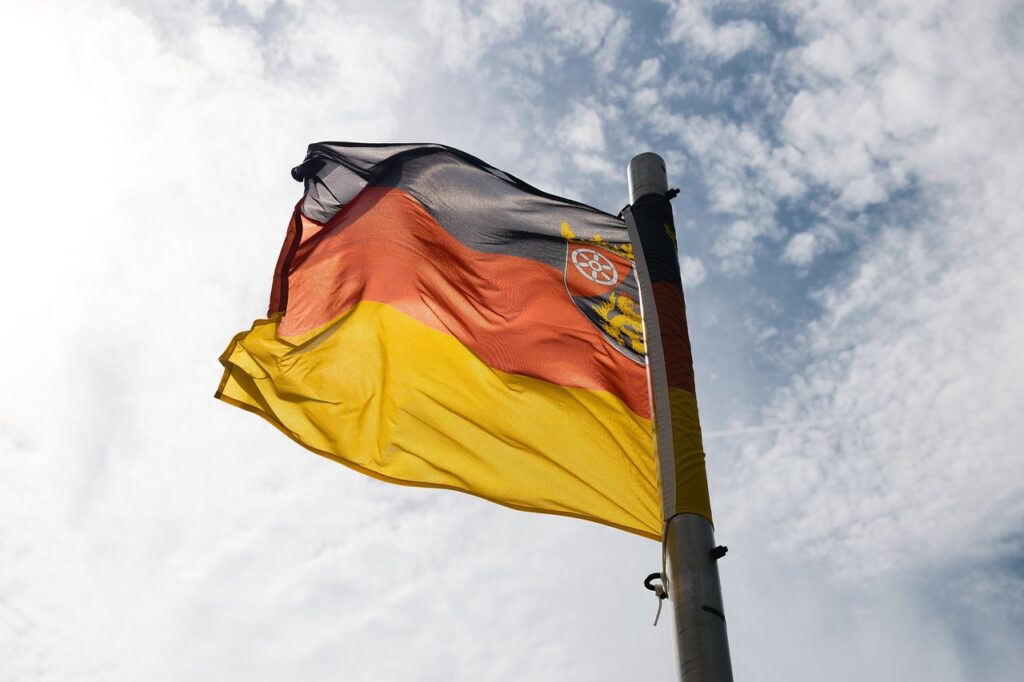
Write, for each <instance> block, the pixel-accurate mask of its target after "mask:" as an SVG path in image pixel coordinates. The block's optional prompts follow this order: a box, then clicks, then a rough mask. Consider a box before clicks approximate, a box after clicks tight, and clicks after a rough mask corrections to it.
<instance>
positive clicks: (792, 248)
mask: <svg viewBox="0 0 1024 682" xmlns="http://www.w3.org/2000/svg"><path fill="white" fill-rule="evenodd" d="M819 249H820V245H819V244H818V238H817V237H815V236H814V235H813V234H812V233H810V232H800V233H798V234H795V235H793V236H792V237H791V238H790V240H789V243H788V244H786V250H785V251H784V252H783V254H782V260H784V261H786V262H787V263H792V264H793V265H796V266H798V267H804V266H807V265H810V263H811V261H813V260H814V258H815V256H817V255H818V253H819Z"/></svg>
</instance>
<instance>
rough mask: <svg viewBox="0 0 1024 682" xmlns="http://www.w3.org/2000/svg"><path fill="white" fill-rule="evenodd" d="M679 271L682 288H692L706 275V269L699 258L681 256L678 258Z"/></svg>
mask: <svg viewBox="0 0 1024 682" xmlns="http://www.w3.org/2000/svg"><path fill="white" fill-rule="evenodd" d="M679 272H680V275H681V276H682V279H683V288H685V289H692V288H694V287H696V286H698V285H700V283H701V282H703V281H704V279H705V278H706V277H707V270H706V269H705V268H704V263H702V262H701V260H700V259H699V258H694V257H693V256H683V257H682V258H680V259H679Z"/></svg>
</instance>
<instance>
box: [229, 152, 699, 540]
mask: <svg viewBox="0 0 1024 682" xmlns="http://www.w3.org/2000/svg"><path fill="white" fill-rule="evenodd" d="M292 174H293V176H294V177H295V178H296V179H298V180H301V181H303V183H304V187H305V192H304V194H303V197H302V198H301V200H300V201H299V202H298V204H297V206H296V208H295V210H294V213H293V215H292V219H291V221H290V222H289V226H288V231H287V234H286V237H285V240H284V246H283V248H282V250H281V254H280V257H279V259H278V262H277V267H276V269H275V272H274V279H273V284H272V287H271V296H270V309H269V312H268V317H267V319H261V320H257V321H256V322H255V323H254V324H253V326H252V329H250V330H249V331H247V332H243V333H241V334H238V335H237V336H236V337H235V338H234V339H233V340H232V341H231V343H230V345H229V347H228V349H227V350H226V351H225V352H224V354H223V356H222V357H221V363H222V364H223V365H224V368H225V370H224V376H223V379H222V381H221V384H220V387H219V389H218V390H217V397H218V398H220V399H221V400H224V401H227V402H229V403H231V404H234V405H237V406H238V407H241V408H243V409H246V410H250V411H252V412H255V413H256V414H259V415H260V416H262V417H264V418H266V419H267V420H268V421H270V422H271V423H272V424H273V425H275V426H276V427H277V428H278V429H280V430H281V431H283V432H284V433H285V434H286V435H288V436H289V437H291V438H292V439H294V440H295V441H297V442H298V443H300V444H301V445H303V446H304V447H306V448H308V449H309V450H311V451H313V452H315V453H317V454H320V455H323V456H324V457H328V458H330V459H332V460H335V461H337V462H340V463H342V464H344V465H346V466H349V467H351V468H353V469H355V470H357V471H360V472H363V473H365V474H368V475H370V476H374V477H376V478H379V479H382V480H385V481H390V482H394V483H400V484H406V485H417V486H429V487H438V488H450V489H454V490H460V491H463V492H467V493H471V494H474V495H478V496H480V497H482V498H485V499H488V500H491V501H494V502H497V503H500V504H503V505H506V506H509V507H513V508H516V509H522V510H527V511H535V512H546V513H552V514H561V515H566V516H573V517H578V518H583V519H588V520H591V521H596V522H599V523H603V524H607V525H609V526H614V527H617V528H621V529H624V530H627V531H631V532H634V533H638V534H640V535H644V536H647V537H651V538H655V539H661V537H662V532H663V526H664V521H665V520H666V519H667V518H668V517H669V516H670V515H671V514H673V513H675V512H677V511H679V509H680V508H685V509H687V510H691V511H697V512H698V513H702V514H703V515H705V516H707V517H708V518H710V508H709V505H708V504H707V494H706V488H707V484H706V479H704V463H703V452H702V448H701V447H700V432H699V426H698V427H697V428H696V430H695V431H694V429H693V428H690V429H689V430H688V431H687V432H686V434H685V436H686V444H685V445H686V447H688V448H689V451H690V455H689V456H690V457H691V459H693V458H694V457H696V458H697V459H696V460H694V461H692V462H690V465H692V466H691V469H692V468H693V466H696V469H695V471H696V473H697V478H698V479H699V481H698V483H701V484H702V485H703V490H704V492H703V493H702V494H701V493H700V492H699V488H700V486H699V485H698V486H697V489H698V494H697V495H695V496H694V498H695V499H689V500H687V499H684V500H683V501H682V502H683V504H682V505H681V507H680V505H679V504H678V503H677V501H676V500H675V497H673V500H672V501H671V502H670V503H669V505H668V506H664V505H663V500H662V497H661V492H662V490H661V486H660V485H659V471H658V469H659V466H658V463H657V457H656V454H655V438H654V428H653V425H652V413H651V397H650V391H649V379H648V371H647V358H646V348H645V339H644V325H643V318H642V314H641V302H640V293H639V290H640V286H639V280H638V278H637V268H636V263H635V261H634V250H633V244H632V242H631V240H630V238H629V235H628V232H627V229H626V226H625V224H624V223H623V221H622V220H621V219H619V218H617V217H615V216H612V215H610V214H607V213H604V212H602V211H599V210H597V209H594V208H592V207H589V206H586V205H584V204H581V203H577V202H574V201H571V200H568V199H564V198H560V197H557V196H554V195H551V194H548V193H545V192H542V191H540V190H538V189H536V188H534V187H532V186H530V185H528V184H526V183H524V182H523V181H521V180H519V179H517V178H515V177H513V176H511V175H509V174H507V173H504V172H502V171H500V170H498V169H496V168H493V167H491V166H489V165H488V164H486V163H484V162H482V161H480V160H479V159H476V158H475V157H472V156H470V155H468V154H465V153H464V152H461V151H458V150H456V149H452V148H450V147H445V146H441V145H371V144H352V143H320V144H314V145H311V146H310V147H309V151H308V154H307V156H306V160H305V161H304V162H303V163H302V165H300V166H298V167H297V168H295V169H293V172H292ZM671 260H672V261H673V262H675V256H674V252H673V255H672V258H671ZM675 268H676V272H677V273H678V264H676V265H675ZM676 279H678V274H677V277H676ZM680 295H681V291H680ZM679 303H680V305H681V299H680V301H679ZM672 315H673V316H675V318H676V322H678V321H679V319H680V318H679V316H681V315H683V311H682V309H681V308H680V309H679V310H678V311H674V312H673V313H672ZM681 320H682V325H683V327H682V334H683V339H682V343H685V344H686V348H685V349H684V350H685V362H689V345H688V341H687V340H686V338H685V337H686V330H685V317H682V318H681ZM669 326H671V325H669ZM675 331H677V332H678V331H679V328H678V324H677V325H676V326H675ZM677 341H678V339H677ZM677 355H678V354H677ZM684 369H687V368H684ZM677 373H678V372H677ZM689 376H690V381H689V383H686V385H685V386H684V389H686V390H689V392H690V395H692V390H693V389H692V369H690V374H689ZM679 383H680V382H678V381H676V382H675V384H679ZM684 383H685V382H684ZM676 402H678V401H676ZM679 409H682V410H683V411H684V412H685V413H686V414H685V415H683V416H684V417H685V418H686V419H689V420H690V421H691V422H692V424H691V426H692V425H696V424H697V421H696V420H697V414H696V401H695V399H694V400H692V401H688V402H686V405H685V406H684V407H683V408H679ZM677 411H678V410H677V405H675V404H673V414H675V413H676V412H677ZM675 447H676V448H677V449H678V448H679V447H680V446H679V445H678V444H676V446H675ZM678 470H679V467H678V466H677V467H675V469H674V470H673V472H672V475H673V477H675V476H677V473H676V472H677V471H678ZM691 473H692V472H691ZM678 487H679V486H678V485H677V486H675V488H676V489H678ZM697 498H699V499H697Z"/></svg>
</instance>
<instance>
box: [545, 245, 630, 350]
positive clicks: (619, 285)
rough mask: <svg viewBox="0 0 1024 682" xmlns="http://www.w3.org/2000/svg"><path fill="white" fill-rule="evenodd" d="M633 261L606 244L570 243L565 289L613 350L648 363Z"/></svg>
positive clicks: (566, 264) (567, 251)
mask: <svg viewBox="0 0 1024 682" xmlns="http://www.w3.org/2000/svg"><path fill="white" fill-rule="evenodd" d="M639 289H640V288H639V286H638V284H637V280H636V272H635V270H634V267H633V261H632V260H631V259H630V258H628V257H627V256H626V255H625V254H623V253H620V252H618V251H616V250H614V249H612V248H608V247H607V246H604V245H602V244H598V243H595V242H585V241H573V240H567V241H566V253H565V290H566V291H567V292H568V293H569V296H570V297H571V298H572V300H573V303H575V304H576V307H577V308H579V309H580V312H582V313H583V314H584V315H585V316H586V318H587V319H588V320H590V322H591V323H592V324H593V325H594V326H595V327H597V328H598V329H599V330H600V331H601V333H602V334H603V335H604V337H605V339H606V340H607V341H608V342H609V343H610V344H611V345H612V347H613V348H615V349H616V350H618V351H619V352H621V353H623V354H624V355H625V356H626V357H628V358H630V359H631V360H633V361H634V362H637V363H639V364H644V363H645V362H646V358H645V355H644V350H645V349H644V328H643V319H642V318H641V316H640V295H639Z"/></svg>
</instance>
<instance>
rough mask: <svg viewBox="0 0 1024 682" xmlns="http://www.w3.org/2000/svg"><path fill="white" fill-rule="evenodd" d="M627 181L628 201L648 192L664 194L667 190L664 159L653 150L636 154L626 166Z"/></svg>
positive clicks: (630, 201) (633, 200)
mask: <svg viewBox="0 0 1024 682" xmlns="http://www.w3.org/2000/svg"><path fill="white" fill-rule="evenodd" d="M626 178H627V180H628V181H629V203H630V204H635V203H636V200H637V199H639V198H640V197H642V196H645V195H648V194H661V195H664V194H665V193H666V192H667V191H668V173H667V172H666V171H665V159H663V158H661V157H660V156H658V155H657V154H655V153H654V152H644V153H643V154H637V155H636V156H634V157H633V158H632V160H630V162H629V166H627V168H626Z"/></svg>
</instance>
